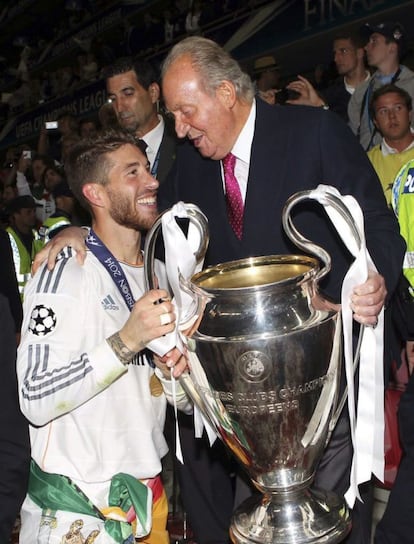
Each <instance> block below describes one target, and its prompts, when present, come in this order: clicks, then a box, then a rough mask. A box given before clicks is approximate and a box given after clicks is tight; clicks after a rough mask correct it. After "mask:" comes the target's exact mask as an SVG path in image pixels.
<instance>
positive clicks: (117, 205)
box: [100, 144, 158, 231]
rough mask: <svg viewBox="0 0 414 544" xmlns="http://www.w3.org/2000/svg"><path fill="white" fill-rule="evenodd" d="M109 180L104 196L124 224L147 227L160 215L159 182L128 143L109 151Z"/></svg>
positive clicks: (103, 188)
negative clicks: (158, 209)
mask: <svg viewBox="0 0 414 544" xmlns="http://www.w3.org/2000/svg"><path fill="white" fill-rule="evenodd" d="M108 159H109V164H110V166H109V170H108V175H107V183H106V184H105V185H101V186H100V188H101V197H102V201H103V204H104V206H105V207H106V209H107V210H108V213H109V216H110V217H111V218H112V220H113V221H114V222H115V223H116V224H118V225H121V226H124V227H127V228H131V229H135V230H139V231H141V230H148V229H149V228H151V226H152V225H153V223H154V221H155V219H156V218H157V215H158V211H157V189H158V181H157V180H156V179H155V178H153V177H152V176H151V174H150V172H149V163H148V160H147V158H146V157H145V156H144V155H143V154H142V153H141V151H140V150H139V149H138V148H137V147H135V146H134V145H132V144H125V145H123V146H121V147H120V148H118V149H117V150H116V151H113V152H112V153H109V154H108Z"/></svg>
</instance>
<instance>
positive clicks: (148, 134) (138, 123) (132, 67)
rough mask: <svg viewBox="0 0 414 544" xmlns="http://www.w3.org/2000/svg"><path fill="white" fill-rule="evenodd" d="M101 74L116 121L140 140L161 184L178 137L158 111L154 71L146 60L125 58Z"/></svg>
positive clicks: (158, 97)
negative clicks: (104, 80)
mask: <svg viewBox="0 0 414 544" xmlns="http://www.w3.org/2000/svg"><path fill="white" fill-rule="evenodd" d="M102 75H103V77H104V78H105V79H106V88H107V93H108V99H109V100H110V102H111V104H112V106H113V108H114V111H115V113H116V116H117V118H118V122H119V124H120V125H121V127H123V128H124V129H125V130H127V131H128V132H130V133H131V134H133V136H134V137H135V138H136V139H137V140H140V141H141V142H139V144H140V147H141V149H143V150H144V151H145V153H146V154H147V157H148V160H149V162H150V165H151V174H152V175H153V176H154V177H156V178H157V179H158V181H159V182H160V183H162V182H163V181H164V179H165V178H166V177H167V175H168V172H169V171H170V168H171V166H172V164H173V162H174V159H175V153H176V147H177V143H178V140H177V137H176V135H175V131H174V127H173V126H172V124H171V123H169V122H168V121H167V120H166V119H165V118H164V117H163V116H162V115H161V114H159V113H158V104H159V101H160V87H159V84H158V82H157V75H156V72H155V70H154V69H153V67H152V66H151V64H149V63H148V62H146V61H142V60H137V59H133V58H129V57H126V58H121V59H118V60H117V61H115V62H114V63H113V64H111V65H110V66H108V67H106V68H105V69H104V70H103V72H102Z"/></svg>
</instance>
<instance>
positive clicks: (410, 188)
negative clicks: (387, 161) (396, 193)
mask: <svg viewBox="0 0 414 544" xmlns="http://www.w3.org/2000/svg"><path fill="white" fill-rule="evenodd" d="M407 193H414V168H410V169H409V170H408V172H407V177H406V180H405V183H404V189H403V194H407Z"/></svg>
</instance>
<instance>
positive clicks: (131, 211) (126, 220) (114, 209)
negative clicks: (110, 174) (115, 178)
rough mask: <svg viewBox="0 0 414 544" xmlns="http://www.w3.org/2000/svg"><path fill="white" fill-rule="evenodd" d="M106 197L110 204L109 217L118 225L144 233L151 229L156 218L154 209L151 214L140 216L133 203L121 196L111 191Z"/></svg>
mask: <svg viewBox="0 0 414 544" xmlns="http://www.w3.org/2000/svg"><path fill="white" fill-rule="evenodd" d="M108 195H109V197H110V199H111V204H112V205H111V208H110V210H109V215H110V216H111V218H112V219H113V220H114V221H115V222H116V223H118V225H121V226H123V227H127V228H129V229H134V230H138V231H146V230H149V229H150V228H151V227H152V225H153V223H154V221H155V219H156V218H157V211H156V209H154V213H152V214H145V215H140V213H139V212H138V211H137V210H136V209H135V208H134V206H133V203H131V202H130V201H129V200H127V199H126V198H125V197H123V196H122V195H119V194H118V193H116V192H113V191H108Z"/></svg>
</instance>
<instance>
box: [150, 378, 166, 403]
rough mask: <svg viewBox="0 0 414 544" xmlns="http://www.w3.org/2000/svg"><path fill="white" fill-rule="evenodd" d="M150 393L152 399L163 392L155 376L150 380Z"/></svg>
mask: <svg viewBox="0 0 414 544" xmlns="http://www.w3.org/2000/svg"><path fill="white" fill-rule="evenodd" d="M150 391H151V395H152V396H153V397H159V396H160V395H162V394H163V392H164V390H163V388H162V385H161V382H160V380H159V378H158V377H157V376H156V375H155V374H152V376H151V378H150Z"/></svg>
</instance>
